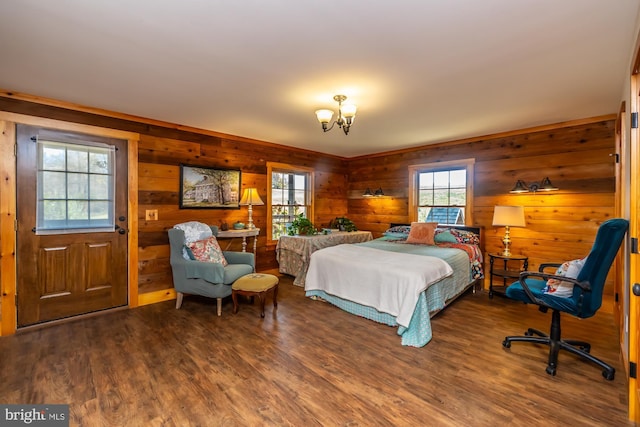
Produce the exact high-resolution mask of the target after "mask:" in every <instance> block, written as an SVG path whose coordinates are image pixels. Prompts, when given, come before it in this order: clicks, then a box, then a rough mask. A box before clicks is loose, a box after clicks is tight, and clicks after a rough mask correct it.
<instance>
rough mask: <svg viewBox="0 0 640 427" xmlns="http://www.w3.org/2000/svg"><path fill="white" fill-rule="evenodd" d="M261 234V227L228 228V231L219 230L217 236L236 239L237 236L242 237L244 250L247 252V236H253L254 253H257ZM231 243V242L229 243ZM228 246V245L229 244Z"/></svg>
mask: <svg viewBox="0 0 640 427" xmlns="http://www.w3.org/2000/svg"><path fill="white" fill-rule="evenodd" d="M259 234H260V229H259V228H254V229H251V230H249V229H243V230H226V231H222V230H220V231H218V235H217V236H216V237H220V238H223V239H234V238H236V237H242V252H247V237H253V255H254V256H255V255H256V250H257V248H258V235H259ZM229 244H231V243H229ZM227 248H228V246H227Z"/></svg>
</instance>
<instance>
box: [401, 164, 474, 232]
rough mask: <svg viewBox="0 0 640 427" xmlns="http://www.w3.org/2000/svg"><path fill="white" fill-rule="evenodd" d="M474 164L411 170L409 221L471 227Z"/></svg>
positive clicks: (444, 165)
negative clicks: (468, 225)
mask: <svg viewBox="0 0 640 427" xmlns="http://www.w3.org/2000/svg"><path fill="white" fill-rule="evenodd" d="M473 163H474V161H473V160H472V159H468V160H461V161H456V162H441V163H429V164H421V165H413V166H410V167H409V176H410V183H409V191H410V195H411V197H410V208H411V211H410V218H411V221H417V222H437V223H438V224H448V225H464V224H470V223H471V218H469V216H470V207H471V206H473V203H472V199H473V185H472V183H473Z"/></svg>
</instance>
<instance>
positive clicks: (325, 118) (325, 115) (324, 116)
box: [316, 110, 333, 123]
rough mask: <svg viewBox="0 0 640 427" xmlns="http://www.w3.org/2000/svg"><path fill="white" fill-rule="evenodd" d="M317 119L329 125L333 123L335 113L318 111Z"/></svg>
mask: <svg viewBox="0 0 640 427" xmlns="http://www.w3.org/2000/svg"><path fill="white" fill-rule="evenodd" d="M316 117H317V118H318V121H319V122H320V123H329V122H330V121H331V117H333V111H331V110H318V111H316Z"/></svg>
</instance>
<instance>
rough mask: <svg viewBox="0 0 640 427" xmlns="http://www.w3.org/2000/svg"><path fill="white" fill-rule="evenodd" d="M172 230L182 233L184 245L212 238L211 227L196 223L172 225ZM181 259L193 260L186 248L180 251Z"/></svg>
mask: <svg viewBox="0 0 640 427" xmlns="http://www.w3.org/2000/svg"><path fill="white" fill-rule="evenodd" d="M173 228H177V229H178V230H182V231H184V243H185V244H188V243H192V242H195V241H198V240H204V239H208V238H209V237H211V236H213V233H212V232H211V227H209V226H208V225H207V224H204V223H202V222H198V221H189V222H183V223H181V224H176V225H174V226H173ZM182 257H183V258H184V259H186V260H190V259H191V260H192V259H193V258H191V257H190V255H189V253H188V252H187V247H186V246H185V247H184V248H183V249H182Z"/></svg>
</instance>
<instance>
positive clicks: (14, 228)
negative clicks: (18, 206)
mask: <svg viewBox="0 0 640 427" xmlns="http://www.w3.org/2000/svg"><path fill="white" fill-rule="evenodd" d="M13 231H18V220H17V219H14V220H13Z"/></svg>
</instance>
